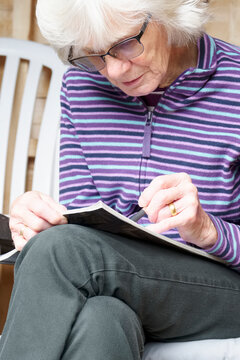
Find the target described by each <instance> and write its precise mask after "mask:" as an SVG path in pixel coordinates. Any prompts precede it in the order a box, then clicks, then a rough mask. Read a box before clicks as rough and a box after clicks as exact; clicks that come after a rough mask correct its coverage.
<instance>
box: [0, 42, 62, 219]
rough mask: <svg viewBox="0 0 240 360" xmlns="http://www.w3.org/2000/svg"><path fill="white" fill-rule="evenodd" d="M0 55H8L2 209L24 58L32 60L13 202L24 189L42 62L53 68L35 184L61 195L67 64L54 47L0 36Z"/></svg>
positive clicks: (0, 162)
mask: <svg viewBox="0 0 240 360" xmlns="http://www.w3.org/2000/svg"><path fill="white" fill-rule="evenodd" d="M0 56H6V60H5V66H4V73H3V79H2V86H1V90H0V134H1V147H0V148H1V151H0V174H1V176H0V212H3V199H4V185H5V177H4V176H3V174H5V169H6V159H7V151H8V138H9V131H10V123H11V115H12V106H13V100H14V94H15V87H16V80H17V75H18V69H19V64H20V60H21V59H26V60H28V61H29V68H28V74H27V79H26V83H25V87H24V92H23V96H22V102H21V109H20V115H19V120H18V128H17V136H16V143H15V147H14V158H13V167H12V178H11V187H10V203H11V202H12V201H13V200H14V199H15V198H16V197H17V196H18V195H20V194H22V193H23V192H24V191H25V184H26V174H27V163H28V147H29V141H30V131H31V125H32V118H33V110H34V105H35V98H36V93H37V88H38V84H39V79H40V75H41V71H42V68H43V66H45V67H47V68H49V69H51V72H52V76H51V80H50V84H49V90H48V95H47V99H46V104H45V108H44V113H43V118H42V123H41V130H40V136H39V140H38V145H37V154H36V158H35V164H34V175H33V182H32V188H33V189H37V190H40V191H43V192H44V193H47V194H51V195H53V197H54V198H55V199H57V198H58V186H57V183H58V173H57V165H58V164H57V163H56V151H55V148H56V140H57V136H56V135H57V133H58V126H59V115H60V108H59V96H60V86H61V79H62V75H63V72H64V70H66V66H64V65H63V64H62V63H61V62H60V60H59V58H58V57H57V55H56V54H55V52H54V51H53V49H52V48H50V47H49V46H47V45H42V44H39V43H36V42H32V41H24V40H16V39H11V38H0ZM53 169H54V171H53Z"/></svg>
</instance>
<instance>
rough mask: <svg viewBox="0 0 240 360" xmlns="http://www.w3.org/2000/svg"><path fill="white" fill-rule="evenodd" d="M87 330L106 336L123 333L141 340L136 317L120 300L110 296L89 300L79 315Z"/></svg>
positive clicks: (139, 324)
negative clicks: (98, 330) (101, 332)
mask: <svg viewBox="0 0 240 360" xmlns="http://www.w3.org/2000/svg"><path fill="white" fill-rule="evenodd" d="M81 317H82V320H83V319H85V322H86V323H87V324H88V327H89V329H91V331H92V329H100V331H104V332H105V333H106V334H107V333H108V334H111V333H125V334H126V335H127V337H128V338H129V337H130V338H132V337H133V336H136V338H137V339H138V341H140V342H142V341H143V340H142V339H143V337H144V335H143V329H142V324H141V321H140V319H139V317H138V315H137V314H136V313H135V312H134V311H133V310H132V309H131V308H130V307H129V306H128V305H127V304H126V303H124V302H123V301H122V300H120V299H118V298H114V297H111V296H95V297H92V298H89V299H88V300H87V302H86V303H85V306H84V308H83V310H82V313H81Z"/></svg>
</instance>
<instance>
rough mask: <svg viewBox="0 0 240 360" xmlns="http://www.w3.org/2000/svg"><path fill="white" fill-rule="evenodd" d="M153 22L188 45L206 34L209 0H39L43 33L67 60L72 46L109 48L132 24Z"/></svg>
mask: <svg viewBox="0 0 240 360" xmlns="http://www.w3.org/2000/svg"><path fill="white" fill-rule="evenodd" d="M149 14H151V15H152V18H151V21H155V22H156V23H159V24H161V25H163V26H164V27H165V29H166V31H167V34H168V41H169V43H170V44H175V45H179V46H181V45H186V44H188V43H189V42H190V41H196V39H198V38H199V36H201V34H202V33H203V31H204V30H203V29H204V25H205V23H206V22H207V20H208V17H209V16H208V15H209V11H208V0H38V2H37V8H36V15H37V19H38V24H39V27H40V30H41V32H42V34H43V36H44V37H45V38H46V39H47V40H48V41H49V43H50V44H51V45H52V46H53V47H54V48H55V49H56V51H57V52H58V55H59V57H60V58H61V59H62V61H63V62H66V61H67V54H68V52H69V48H70V46H72V45H73V46H75V47H76V48H77V49H78V54H81V49H83V48H84V47H86V46H87V45H89V44H91V48H92V49H93V50H94V51H96V52H97V51H99V50H101V49H105V48H107V46H109V45H110V44H113V43H114V42H116V41H117V39H120V38H123V37H124V36H126V35H128V31H129V30H130V29H131V27H133V26H136V25H137V24H141V23H143V22H144V20H145V19H146V17H147V16H148V15H149Z"/></svg>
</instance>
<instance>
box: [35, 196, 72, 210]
mask: <svg viewBox="0 0 240 360" xmlns="http://www.w3.org/2000/svg"><path fill="white" fill-rule="evenodd" d="M41 197H42V199H43V200H44V201H46V203H48V205H49V206H50V207H52V208H53V209H55V210H56V211H57V212H58V213H60V214H63V213H66V211H67V208H66V206H64V205H62V204H59V203H58V202H56V201H55V200H54V199H53V198H51V197H50V196H48V195H46V194H41Z"/></svg>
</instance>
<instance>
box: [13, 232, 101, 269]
mask: <svg viewBox="0 0 240 360" xmlns="http://www.w3.org/2000/svg"><path fill="white" fill-rule="evenodd" d="M93 244H94V239H93V240H92V239H91V245H90V244H89V234H88V228H84V227H81V226H78V225H59V226H53V227H51V228H49V229H47V230H45V231H42V232H41V233H39V234H38V235H36V236H34V237H33V238H32V239H31V240H30V241H29V242H28V243H27V244H26V245H25V247H24V248H23V250H22V251H21V253H20V256H19V259H18V261H17V264H16V266H17V268H18V267H19V265H20V264H21V263H22V262H23V260H24V262H25V263H26V262H27V263H29V265H32V266H34V264H35V266H37V264H42V266H43V264H45V265H46V264H51V263H52V264H53V263H58V264H61V263H62V264H64V263H65V264H66V263H73V262H74V261H76V262H80V263H84V262H87V258H89V256H94V255H93V253H99V251H98V252H96V251H95V248H96V246H95V247H94V245H93ZM84 259H85V260H84Z"/></svg>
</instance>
